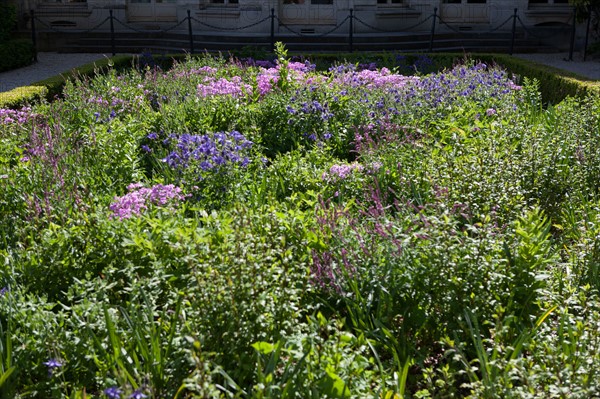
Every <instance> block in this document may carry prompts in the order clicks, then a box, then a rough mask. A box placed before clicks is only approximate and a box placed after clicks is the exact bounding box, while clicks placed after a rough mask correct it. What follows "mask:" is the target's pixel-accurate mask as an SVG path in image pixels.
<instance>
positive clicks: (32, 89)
mask: <svg viewBox="0 0 600 399" xmlns="http://www.w3.org/2000/svg"><path fill="white" fill-rule="evenodd" d="M47 93H48V89H47V88H46V87H44V86H22V87H17V88H16V89H13V90H10V91H6V92H2V93H0V108H13V109H16V108H21V107H23V106H25V105H28V104H31V103H33V102H35V101H38V100H40V99H42V98H45V97H46V94H47Z"/></svg>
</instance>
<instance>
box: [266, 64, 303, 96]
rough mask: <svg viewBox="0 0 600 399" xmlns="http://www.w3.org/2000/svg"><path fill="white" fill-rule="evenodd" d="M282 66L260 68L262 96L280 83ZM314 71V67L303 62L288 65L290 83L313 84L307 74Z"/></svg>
mask: <svg viewBox="0 0 600 399" xmlns="http://www.w3.org/2000/svg"><path fill="white" fill-rule="evenodd" d="M280 69H281V65H277V66H276V67H274V68H260V72H259V73H258V76H257V77H256V83H257V86H258V92H259V94H260V95H261V96H264V95H265V94H268V93H270V92H271V91H273V85H277V82H278V81H279V74H280ZM312 70H314V65H310V64H307V63H302V62H290V63H288V81H290V82H291V81H296V82H299V83H303V84H311V83H313V79H312V78H309V79H308V80H307V79H306V73H307V72H310V71H312Z"/></svg>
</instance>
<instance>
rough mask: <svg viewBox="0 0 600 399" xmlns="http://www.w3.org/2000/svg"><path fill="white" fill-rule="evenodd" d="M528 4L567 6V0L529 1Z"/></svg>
mask: <svg viewBox="0 0 600 399" xmlns="http://www.w3.org/2000/svg"><path fill="white" fill-rule="evenodd" d="M529 4H550V5H552V4H569V0H529Z"/></svg>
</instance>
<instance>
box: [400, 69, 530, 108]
mask: <svg viewBox="0 0 600 399" xmlns="http://www.w3.org/2000/svg"><path fill="white" fill-rule="evenodd" d="M516 90H521V86H519V85H517V84H516V83H515V82H514V81H513V80H512V79H510V77H509V76H508V75H507V73H506V72H505V71H503V70H500V69H491V68H488V66H487V65H486V64H483V63H479V64H476V65H473V66H470V67H467V66H457V67H455V68H453V69H452V70H450V71H447V72H442V73H436V74H431V75H427V76H425V77H423V78H421V79H418V80H415V84H414V85H412V87H411V88H410V90H409V92H408V96H407V98H413V97H417V98H419V97H422V98H423V99H424V100H425V102H426V103H427V104H429V105H431V106H434V107H437V106H440V105H449V104H451V103H453V102H455V101H456V100H458V99H460V98H468V99H469V100H470V101H481V102H486V101H488V100H489V99H500V98H502V97H504V96H506V95H509V94H510V93H511V92H514V91H516ZM399 100H400V99H399Z"/></svg>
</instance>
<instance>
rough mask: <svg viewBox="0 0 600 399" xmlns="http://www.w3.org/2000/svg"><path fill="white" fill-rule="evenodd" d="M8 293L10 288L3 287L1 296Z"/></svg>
mask: <svg viewBox="0 0 600 399" xmlns="http://www.w3.org/2000/svg"><path fill="white" fill-rule="evenodd" d="M7 292H8V287H2V289H1V290H0V296H4V294H6V293H7Z"/></svg>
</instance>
